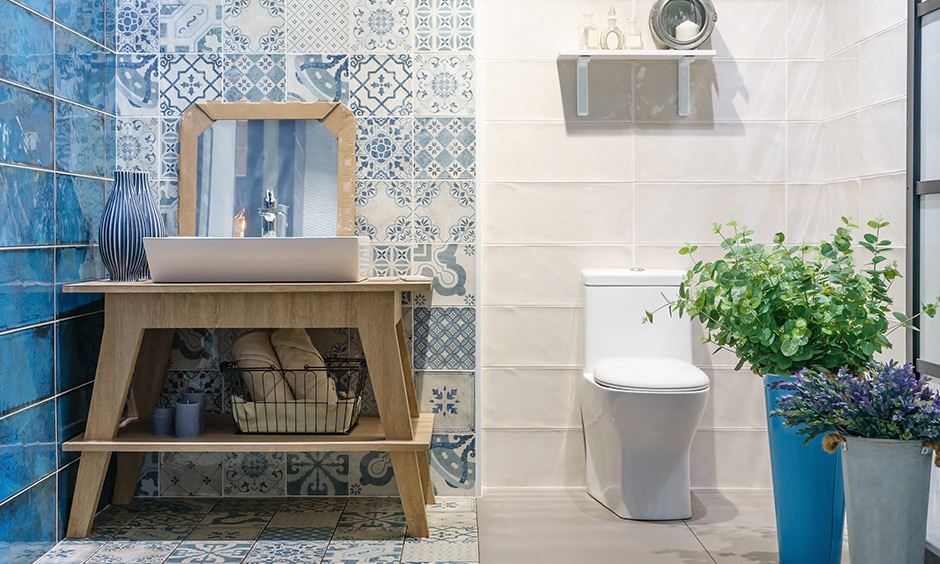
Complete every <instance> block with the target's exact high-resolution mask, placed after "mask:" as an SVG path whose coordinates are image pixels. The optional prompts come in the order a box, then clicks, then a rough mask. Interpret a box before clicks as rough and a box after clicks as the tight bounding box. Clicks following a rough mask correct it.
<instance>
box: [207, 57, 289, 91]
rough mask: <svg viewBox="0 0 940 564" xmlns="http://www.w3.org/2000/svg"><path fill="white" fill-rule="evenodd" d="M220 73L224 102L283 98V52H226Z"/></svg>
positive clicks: (285, 85) (285, 87)
mask: <svg viewBox="0 0 940 564" xmlns="http://www.w3.org/2000/svg"><path fill="white" fill-rule="evenodd" d="M223 76H224V78H225V101H226V102H283V101H284V97H285V91H286V89H287V73H286V72H285V66H284V55H226V56H225V70H224V71H223Z"/></svg>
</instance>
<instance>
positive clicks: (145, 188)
mask: <svg viewBox="0 0 940 564" xmlns="http://www.w3.org/2000/svg"><path fill="white" fill-rule="evenodd" d="M130 174H133V175H134V177H133V182H134V190H135V192H136V194H137V199H138V201H140V208H141V211H142V212H143V214H144V237H166V223H164V222H163V216H162V215H160V208H158V207H157V202H156V200H155V199H154V194H153V190H151V189H150V180H149V177H148V176H147V173H146V172H132V173H130ZM140 277H141V278H150V265H149V264H148V263H147V251H146V249H145V250H144V266H143V268H142V269H141V271H140Z"/></svg>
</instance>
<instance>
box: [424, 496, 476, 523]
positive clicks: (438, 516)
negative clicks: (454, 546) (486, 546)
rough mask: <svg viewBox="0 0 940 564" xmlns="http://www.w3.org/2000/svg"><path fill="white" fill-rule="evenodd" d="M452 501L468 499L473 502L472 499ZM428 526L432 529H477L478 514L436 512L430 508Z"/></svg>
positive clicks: (471, 512)
mask: <svg viewBox="0 0 940 564" xmlns="http://www.w3.org/2000/svg"><path fill="white" fill-rule="evenodd" d="M451 499H467V500H469V501H473V498H472V497H467V498H451ZM428 526H429V527H430V528H431V529H439V528H452V527H458V528H465V527H476V526H477V514H476V512H475V511H435V510H432V509H431V508H430V507H429V508H428Z"/></svg>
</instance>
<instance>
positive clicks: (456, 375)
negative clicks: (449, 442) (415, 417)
mask: <svg viewBox="0 0 940 564" xmlns="http://www.w3.org/2000/svg"><path fill="white" fill-rule="evenodd" d="M415 382H416V385H417V388H418V409H419V411H421V412H430V413H433V414H434V430H435V431H464V432H468V431H469V432H473V427H474V425H473V421H474V413H475V412H474V409H473V396H474V383H473V373H472V372H419V373H418V374H417V376H416V377H415Z"/></svg>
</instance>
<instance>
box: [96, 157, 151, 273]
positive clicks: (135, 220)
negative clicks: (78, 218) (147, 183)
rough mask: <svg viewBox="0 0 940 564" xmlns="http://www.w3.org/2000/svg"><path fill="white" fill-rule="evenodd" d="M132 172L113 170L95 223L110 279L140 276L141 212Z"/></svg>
mask: <svg viewBox="0 0 940 564" xmlns="http://www.w3.org/2000/svg"><path fill="white" fill-rule="evenodd" d="M135 174H139V173H135V172H126V171H115V173H114V186H113V187H112V188H111V195H110V196H108V202H107V203H106V204H105V206H104V213H102V214H101V224H100V225H99V226H98V251H99V252H100V253H101V262H103V263H104V267H105V268H107V269H108V274H110V275H111V280H114V281H115V282H133V281H135V280H137V279H138V278H140V271H141V267H142V266H143V265H144V264H145V257H144V240H143V236H144V232H145V224H144V213H143V210H142V209H141V205H140V200H139V199H138V198H137V193H136V189H135V187H134V175H135Z"/></svg>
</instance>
